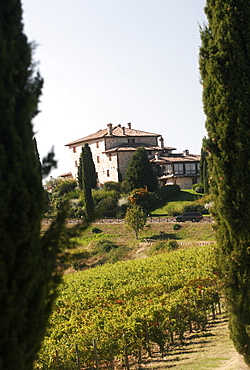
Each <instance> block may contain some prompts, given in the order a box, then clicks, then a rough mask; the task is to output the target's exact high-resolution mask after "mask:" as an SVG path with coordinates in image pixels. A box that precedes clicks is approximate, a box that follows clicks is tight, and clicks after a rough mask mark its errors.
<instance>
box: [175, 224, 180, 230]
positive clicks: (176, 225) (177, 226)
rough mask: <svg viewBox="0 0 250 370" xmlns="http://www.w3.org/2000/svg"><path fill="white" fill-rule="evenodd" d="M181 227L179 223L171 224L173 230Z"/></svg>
mask: <svg viewBox="0 0 250 370" xmlns="http://www.w3.org/2000/svg"><path fill="white" fill-rule="evenodd" d="M180 228H181V225H180V224H173V230H179V229H180Z"/></svg>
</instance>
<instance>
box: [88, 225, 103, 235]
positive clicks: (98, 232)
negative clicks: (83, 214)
mask: <svg viewBox="0 0 250 370" xmlns="http://www.w3.org/2000/svg"><path fill="white" fill-rule="evenodd" d="M91 232H92V233H93V234H100V233H102V230H101V229H99V228H98V227H92V229H91Z"/></svg>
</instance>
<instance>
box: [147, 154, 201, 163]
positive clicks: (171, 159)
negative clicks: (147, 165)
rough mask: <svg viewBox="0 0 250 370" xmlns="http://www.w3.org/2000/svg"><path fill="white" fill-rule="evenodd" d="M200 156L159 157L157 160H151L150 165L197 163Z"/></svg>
mask: <svg viewBox="0 0 250 370" xmlns="http://www.w3.org/2000/svg"><path fill="white" fill-rule="evenodd" d="M199 161H200V155H198V154H186V155H184V154H171V155H169V156H166V157H164V156H159V157H158V159H156V158H152V159H151V160H150V162H151V163H152V164H170V163H173V162H175V163H177V162H178V163H180V162H199Z"/></svg>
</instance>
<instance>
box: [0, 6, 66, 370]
mask: <svg viewBox="0 0 250 370" xmlns="http://www.w3.org/2000/svg"><path fill="white" fill-rule="evenodd" d="M42 84H43V81H42V78H41V77H40V76H39V74H38V73H35V71H34V65H33V62H32V46H31V45H30V44H29V43H28V42H27V38H26V36H25V35H24V33H23V24H22V9H21V4H20V1H18V0H3V1H1V6H0V115H1V125H0V163H1V166H0V209H1V212H0V238H1V242H0V281H1V284H0V333H1V335H0V369H1V370H31V369H32V368H33V361H34V358H35V356H36V353H37V351H38V350H39V347H40V343H41V340H42V338H43V335H44V332H45V328H46V324H47V320H48V316H49V314H50V310H51V305H52V302H53V299H54V297H55V293H56V287H57V284H58V282H59V280H60V279H59V276H58V275H57V274H56V272H55V271H54V270H55V261H56V258H57V252H58V251H59V239H60V236H59V235H60V232H61V230H62V225H63V221H64V217H65V214H64V213H61V214H60V215H59V216H58V218H57V221H56V222H55V223H53V225H52V228H51V229H50V230H49V231H48V232H47V233H45V235H44V236H43V237H41V236H40V225H41V220H42V216H43V212H44V209H45V192H44V190H43V187H42V176H41V170H42V169H41V164H40V161H39V158H38V154H37V150H36V144H35V142H34V140H33V129H32V123H31V121H32V118H33V117H34V116H35V114H36V113H37V104H38V99H39V96H40V94H41V88H42ZM47 164H48V161H47Z"/></svg>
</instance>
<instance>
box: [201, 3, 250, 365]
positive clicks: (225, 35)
mask: <svg viewBox="0 0 250 370" xmlns="http://www.w3.org/2000/svg"><path fill="white" fill-rule="evenodd" d="M205 13H206V15H207V19H208V23H207V25H205V26H204V27H203V28H202V29H201V40H202V45H201V48H200V57H199V63H200V73H201V80H202V84H203V104H204V112H205V114H206V129H207V132H208V140H207V142H206V148H205V149H206V150H207V151H208V152H209V153H210V155H209V158H208V162H209V171H210V178H209V181H210V192H211V194H212V196H213V202H214V217H215V220H216V223H217V233H216V234H217V242H218V265H219V268H220V273H221V278H222V281H223V285H224V289H225V295H226V299H227V303H228V310H229V327H230V335H231V338H232V340H233V342H234V345H235V347H236V349H237V351H238V352H239V353H241V354H242V355H244V356H245V359H246V361H247V362H248V363H249V362H250V331H249V325H250V191H249V184H250V171H249V168H250V151H249V148H250V22H249V19H250V2H249V1H248V0H207V3H206V7H205Z"/></svg>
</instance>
